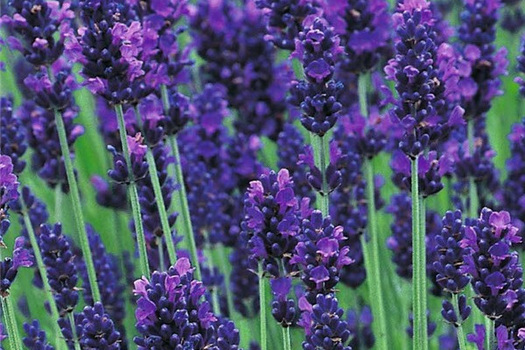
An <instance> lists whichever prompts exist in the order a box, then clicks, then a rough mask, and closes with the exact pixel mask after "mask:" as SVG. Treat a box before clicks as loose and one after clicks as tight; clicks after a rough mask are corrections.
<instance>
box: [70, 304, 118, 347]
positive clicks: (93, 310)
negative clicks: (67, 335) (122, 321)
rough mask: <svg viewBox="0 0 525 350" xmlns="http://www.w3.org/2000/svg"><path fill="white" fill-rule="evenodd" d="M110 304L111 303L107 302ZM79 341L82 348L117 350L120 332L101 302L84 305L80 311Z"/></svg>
mask: <svg viewBox="0 0 525 350" xmlns="http://www.w3.org/2000/svg"><path fill="white" fill-rule="evenodd" d="M108 305H111V304H108ZM81 318H82V323H81V324H80V325H79V326H80V327H81V329H82V330H81V332H80V339H79V343H80V346H82V349H93V350H94V349H100V350H119V349H120V348H121V341H122V340H121V337H120V333H119V332H118V331H117V330H116V329H115V325H114V323H113V321H112V320H111V318H110V316H109V315H108V314H107V313H106V311H105V310H104V307H103V306H102V304H101V303H99V302H97V303H95V304H94V305H93V306H86V307H85V308H84V311H83V312H82V317H81Z"/></svg>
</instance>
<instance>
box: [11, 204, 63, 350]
mask: <svg viewBox="0 0 525 350" xmlns="http://www.w3.org/2000/svg"><path fill="white" fill-rule="evenodd" d="M20 202H21V203H22V217H23V219H24V224H25V227H26V229H27V233H28V236H29V241H30V242H31V247H32V248H33V255H34V256H35V260H36V265H37V268H38V272H40V277H41V278H42V284H43V286H44V292H45V294H46V298H47V302H48V303H49V309H50V310H51V318H52V319H53V322H52V323H53V328H54V332H55V334H56V335H57V338H60V336H59V335H60V334H61V333H62V331H61V330H60V327H59V326H58V322H57V321H58V319H59V318H60V316H59V314H58V308H57V305H56V302H55V298H54V296H53V292H52V289H51V286H50V285H49V279H48V278H47V271H46V265H45V264H44V260H43V259H42V253H41V252H40V246H39V245H38V241H37V239H36V235H35V230H34V229H33V225H32V224H31V219H30V218H29V214H28V210H27V206H26V204H25V202H24V201H23V200H21V201H20ZM66 345H67V344H66V343H65V341H63V340H58V344H57V348H59V349H63V348H64V346H66Z"/></svg>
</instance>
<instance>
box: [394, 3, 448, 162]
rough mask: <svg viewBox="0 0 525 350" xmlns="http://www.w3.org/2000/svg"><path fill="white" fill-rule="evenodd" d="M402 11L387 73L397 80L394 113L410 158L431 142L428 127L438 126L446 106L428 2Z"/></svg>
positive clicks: (405, 6) (405, 5)
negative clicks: (441, 88)
mask: <svg viewBox="0 0 525 350" xmlns="http://www.w3.org/2000/svg"><path fill="white" fill-rule="evenodd" d="M398 9H399V11H400V12H399V13H397V14H396V15H395V16H394V24H395V27H396V32H397V35H398V40H397V42H396V44H395V48H396V55H395V57H394V58H392V59H391V60H390V61H389V62H388V65H387V66H386V67H385V72H386V75H387V77H388V78H389V79H390V80H393V81H395V83H396V85H395V88H396V90H397V92H398V95H399V100H398V103H397V104H396V106H395V107H394V109H393V111H392V115H393V118H395V120H397V121H398V123H400V125H401V126H402V127H403V129H404V131H405V133H404V135H403V138H402V140H401V142H400V144H399V146H400V148H401V150H402V151H403V152H404V153H405V154H406V155H408V156H409V157H411V158H417V157H418V156H419V155H420V154H421V153H422V151H423V150H424V149H425V148H426V147H427V145H428V143H429V141H430V135H429V133H428V129H427V128H428V126H434V125H435V124H436V121H435V119H436V115H437V110H439V109H440V108H441V106H442V104H444V101H443V99H442V96H440V94H439V93H438V91H439V89H440V85H441V80H440V77H439V72H438V70H437V66H436V58H437V47H436V44H435V37H436V33H435V31H434V30H433V27H432V25H433V21H432V12H431V11H430V9H429V3H428V2H427V1H425V0H421V1H405V2H403V3H400V4H399V5H398Z"/></svg>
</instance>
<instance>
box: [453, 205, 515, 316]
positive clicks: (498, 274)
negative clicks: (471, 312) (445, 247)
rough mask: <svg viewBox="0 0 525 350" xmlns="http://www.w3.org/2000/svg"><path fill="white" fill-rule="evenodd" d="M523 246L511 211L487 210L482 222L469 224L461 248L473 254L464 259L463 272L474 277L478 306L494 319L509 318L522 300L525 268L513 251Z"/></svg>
mask: <svg viewBox="0 0 525 350" xmlns="http://www.w3.org/2000/svg"><path fill="white" fill-rule="evenodd" d="M519 243H521V237H520V236H519V235H518V228H517V227H515V226H513V225H512V224H511V221H510V215H509V213H508V212H505V211H501V212H493V211H492V210H490V209H488V208H484V209H483V210H482V212H481V216H480V218H479V219H477V220H472V221H467V223H466V227H465V236H464V238H463V239H462V241H461V247H463V248H468V252H469V254H468V255H465V256H464V259H465V265H464V266H463V267H462V271H463V272H466V273H469V274H470V275H471V277H472V286H473V288H474V292H475V294H476V296H475V297H474V302H475V304H476V306H477V307H478V308H479V309H480V310H481V311H482V312H483V313H484V314H485V315H487V317H489V318H491V319H493V320H495V319H499V318H501V317H502V316H503V317H504V318H503V319H505V318H506V317H505V313H508V312H510V310H512V308H513V305H514V304H515V303H516V302H517V301H518V300H517V296H518V294H517V293H518V292H519V291H518V290H519V289H520V288H521V286H522V284H523V280H522V268H521V266H520V264H519V258H518V255H517V253H516V252H515V251H511V250H510V248H511V247H512V246H513V245H515V244H519ZM519 293H521V292H519Z"/></svg>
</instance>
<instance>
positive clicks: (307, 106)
mask: <svg viewBox="0 0 525 350" xmlns="http://www.w3.org/2000/svg"><path fill="white" fill-rule="evenodd" d="M303 26H304V27H303V29H302V31H301V33H300V34H299V38H298V39H297V40H296V44H295V51H294V52H293V53H292V57H296V58H298V59H299V60H300V61H301V62H302V64H303V68H304V72H305V75H306V81H300V82H294V83H292V86H291V97H290V102H291V103H292V104H293V105H295V106H297V107H300V108H301V110H302V117H301V123H302V124H303V126H304V127H305V128H306V129H307V130H309V131H310V132H312V133H314V134H317V135H319V136H323V135H324V134H325V133H326V132H327V131H328V130H330V129H331V128H332V127H333V126H334V125H335V122H336V121H337V117H338V114H339V112H340V111H341V109H342V105H341V103H340V102H339V100H338V99H339V95H340V93H341V91H342V89H343V85H342V83H341V82H339V81H334V80H333V79H332V78H333V75H334V71H335V59H336V58H337V57H338V56H339V54H340V53H341V52H342V47H341V46H340V41H339V37H338V36H337V35H336V34H335V33H334V32H333V29H332V28H331V27H328V25H327V24H326V21H325V20H324V19H322V18H315V19H313V20H312V19H308V20H305V21H304V23H303Z"/></svg>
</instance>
